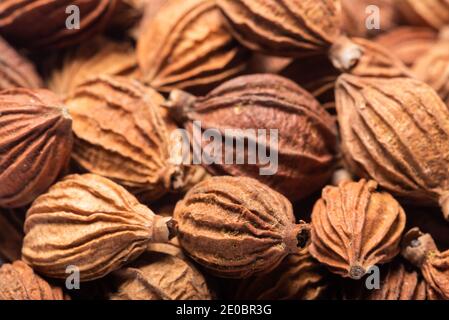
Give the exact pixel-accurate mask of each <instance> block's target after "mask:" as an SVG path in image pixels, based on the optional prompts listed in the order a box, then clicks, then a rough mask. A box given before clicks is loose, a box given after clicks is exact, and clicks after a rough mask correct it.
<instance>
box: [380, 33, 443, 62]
mask: <svg viewBox="0 0 449 320" xmlns="http://www.w3.org/2000/svg"><path fill="white" fill-rule="evenodd" d="M374 41H375V42H377V43H379V44H380V45H382V46H383V47H384V48H388V51H389V52H391V53H393V55H395V56H396V57H398V58H399V59H400V60H401V61H402V62H403V63H404V64H405V65H406V66H409V67H410V66H412V65H413V64H414V63H415V61H416V60H417V59H418V58H419V57H421V56H422V55H424V54H425V53H426V52H427V50H429V49H430V48H431V47H432V46H433V45H434V44H435V42H436V41H437V32H435V31H434V30H432V29H430V28H425V27H411V26H402V27H398V28H395V29H393V30H391V31H389V32H386V33H384V34H381V35H379V36H378V37H376V38H375V39H374Z"/></svg>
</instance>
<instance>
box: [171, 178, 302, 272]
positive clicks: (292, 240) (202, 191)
mask: <svg viewBox="0 0 449 320" xmlns="http://www.w3.org/2000/svg"><path fill="white" fill-rule="evenodd" d="M174 219H175V223H176V224H177V227H178V238H179V242H180V244H181V246H182V248H183V249H184V250H185V251H186V252H187V253H188V254H189V255H190V256H191V257H192V258H193V259H194V260H195V261H196V262H198V263H199V264H201V265H202V266H203V267H205V268H206V269H207V270H208V271H210V272H211V273H212V274H214V275H217V276H220V277H225V278H247V277H249V276H251V275H254V274H258V273H261V272H269V271H271V270H272V269H274V268H275V267H276V266H277V265H278V264H279V263H280V262H281V261H282V259H283V258H284V257H285V256H287V254H289V253H294V252H296V250H297V249H298V247H300V248H302V247H305V246H306V245H307V242H308V238H309V226H308V225H307V224H305V223H303V222H300V223H299V224H295V217H294V215H293V209H292V205H291V203H290V202H289V201H288V200H287V198H285V197H284V196H282V195H281V194H279V193H277V192H276V191H274V190H272V189H270V188H269V187H267V186H266V185H264V184H262V183H260V182H258V181H257V180H255V179H251V178H244V177H228V176H222V177H211V178H209V179H207V180H205V181H203V182H200V183H199V184H197V185H196V186H194V187H193V188H192V189H190V191H189V192H188V193H187V194H186V196H185V197H184V199H183V200H182V201H180V202H178V204H177V205H176V208H175V213H174Z"/></svg>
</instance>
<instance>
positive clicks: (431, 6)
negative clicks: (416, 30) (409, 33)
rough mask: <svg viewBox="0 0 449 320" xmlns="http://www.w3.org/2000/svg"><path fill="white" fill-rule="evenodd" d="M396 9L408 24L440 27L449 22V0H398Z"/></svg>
mask: <svg viewBox="0 0 449 320" xmlns="http://www.w3.org/2000/svg"><path fill="white" fill-rule="evenodd" d="M395 5H396V8H397V9H396V10H397V11H398V13H399V14H400V15H401V17H402V18H403V19H405V20H406V22H408V24H411V25H414V26H428V27H432V28H434V29H440V28H442V27H443V26H445V25H447V24H449V1H447V0H425V1H419V0H396V1H395Z"/></svg>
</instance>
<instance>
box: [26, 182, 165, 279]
mask: <svg viewBox="0 0 449 320" xmlns="http://www.w3.org/2000/svg"><path fill="white" fill-rule="evenodd" d="M169 221H170V218H164V217H159V216H156V215H155V214H154V213H153V212H152V211H151V210H150V209H148V208H147V207H145V206H143V205H141V204H140V203H139V202H138V201H137V199H136V198H135V197H134V196H132V195H131V194H130V193H128V192H127V191H126V190H125V189H124V188H122V187H121V186H119V185H117V184H115V183H114V182H112V181H111V180H108V179H106V178H103V177H100V176H97V175H93V174H85V175H71V176H67V177H66V178H65V179H63V180H62V181H61V182H58V183H56V184H55V185H54V186H53V187H52V188H51V189H50V190H49V192H48V193H46V194H44V195H42V196H40V197H39V198H38V199H36V201H35V202H34V203H33V205H32V206H31V208H30V209H29V210H28V213H27V217H26V220H25V239H24V243H23V249H22V254H23V260H24V261H25V262H27V263H28V264H30V265H31V266H32V267H33V268H34V270H36V271H38V272H40V273H42V274H43V275H46V276H48V277H52V278H61V279H65V278H66V277H67V273H66V268H67V267H68V266H75V267H77V268H78V270H79V272H80V279H81V281H88V280H94V279H97V278H101V277H103V276H105V275H106V274H108V273H110V272H111V271H114V270H117V269H119V268H120V267H121V266H123V265H124V264H125V263H127V262H129V261H131V260H133V259H134V258H136V257H137V256H139V255H140V254H141V253H142V252H144V251H145V250H146V247H147V245H148V244H149V243H150V242H166V241H168V239H169V237H170V230H169V228H168V223H169ZM42 235H45V236H42Z"/></svg>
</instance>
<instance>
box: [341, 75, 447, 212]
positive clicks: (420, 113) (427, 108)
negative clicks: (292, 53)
mask: <svg viewBox="0 0 449 320" xmlns="http://www.w3.org/2000/svg"><path fill="white" fill-rule="evenodd" d="M336 104H337V113H338V120H339V124H340V132H341V140H342V144H341V148H342V150H343V152H342V154H343V156H344V159H345V161H346V163H347V165H348V167H349V168H350V169H351V171H352V172H353V173H355V174H357V175H358V176H361V177H370V178H372V179H373V180H376V181H377V182H378V183H379V184H380V185H381V186H382V187H384V188H386V189H388V190H389V191H391V192H392V193H393V194H394V195H396V196H399V197H402V198H405V199H406V200H410V201H415V203H419V204H421V205H424V204H426V203H427V204H433V205H434V204H437V203H438V202H440V204H441V206H442V208H443V213H444V215H445V217H446V218H449V201H447V200H448V199H449V198H448V191H449V172H448V170H447V164H448V163H449V111H448V109H447V106H446V105H445V104H444V102H443V101H442V100H441V99H440V98H439V97H438V95H437V93H436V92H435V91H434V90H433V89H432V88H430V87H429V86H428V85H426V84H425V83H423V82H421V81H418V80H414V79H407V78H396V79H378V78H360V77H353V76H350V75H342V76H340V78H339V79H338V81H337V86H336Z"/></svg>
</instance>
